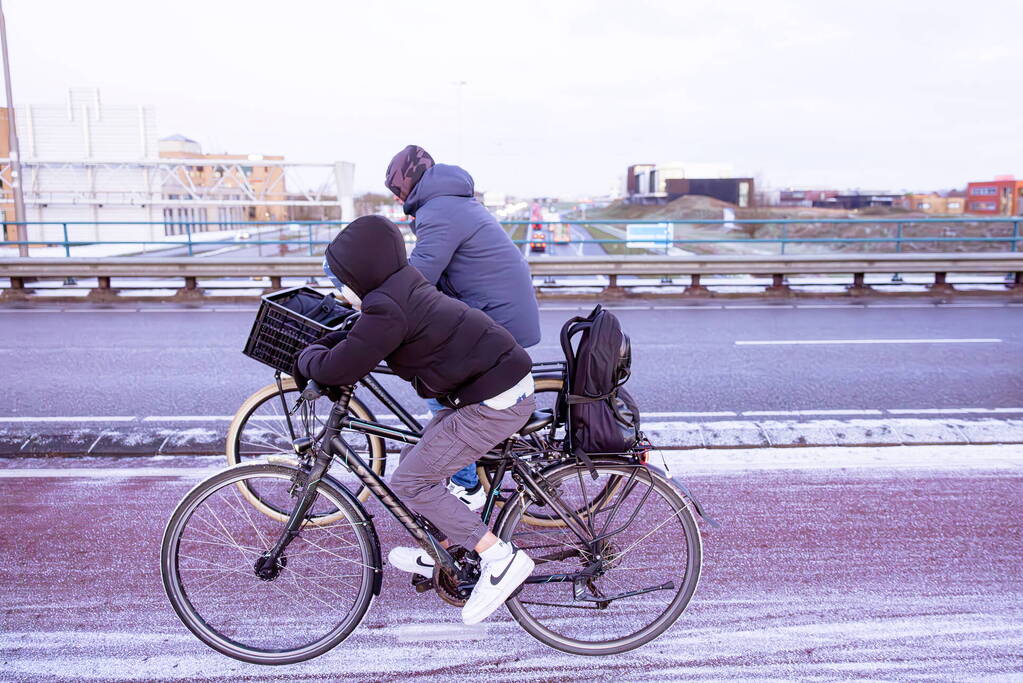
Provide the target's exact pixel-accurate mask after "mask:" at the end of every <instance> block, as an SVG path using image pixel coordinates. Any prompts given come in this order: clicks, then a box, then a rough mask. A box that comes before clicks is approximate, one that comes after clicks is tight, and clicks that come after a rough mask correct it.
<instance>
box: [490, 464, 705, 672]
mask: <svg viewBox="0 0 1023 683" xmlns="http://www.w3.org/2000/svg"><path fill="white" fill-rule="evenodd" d="M594 467H595V468H596V470H597V471H598V472H600V473H608V472H609V473H611V474H613V475H614V476H618V477H624V478H628V477H629V474H630V472H631V471H632V470H633V469H634V468H635V465H632V464H629V463H627V462H625V461H624V460H615V459H598V460H595V461H594ZM642 471H644V472H647V473H649V474H650V482H651V483H652V484H653V488H654V489H655V490H657V491H658V493H659V494H660V495H661V496H662V499H663V500H664V501H665V502H666V503H667V504H668V506H669V507H670V508H674V510H675V514H674V515H671V516H669V517H668V519H670V518H671V517H672V516H674V517H677V519H678V521H679V528H681V529H682V530H683V534H684V537H685V541H684V542H685V548H686V557H687V562H686V566H685V573H684V577H683V578H682V580H681V582H680V585H679V587H678V590H677V591H676V593H675V596H674V598H673V599H672V601H671V602H670V603H669V604H668V605H667V607H666V608H665V609H664V610H663V611H661V612H660V614H658V615H657V616H656V618H654V619H653V620H651V621H650V622H649V623H647V624H646V625H644V626H642V627H641V628H639V629H638V630H636V631H635V632H632V633H630V634H628V635H626V636H624V637H621V638H615V639H611V640H604V641H587V640H582V639H579V638H570V637H566V636H565V635H563V634H560V633H557V632H556V631H554V630H553V629H552V628H550V627H549V626H546V625H544V624H543V623H541V621H540V619H539V618H538V617H537V616H536V615H534V614H532V613H531V612H530V611H529V610H528V609H527V608H526V607H525V604H524V600H528V599H530V598H531V595H530V590H531V589H535V588H538V587H539V588H542V587H544V586H546V585H547V584H525V586H524V588H523V590H522V592H520V593H518V594H517V595H516V596H515V597H513V598H510V599H509V600H508V601H507V602H506V603H505V605H506V607H507V608H508V611H509V612H510V613H511V615H512V617H513V618H514V619H515V620H516V622H518V624H519V625H520V626H521V627H522V628H523V629H524V630H525V631H526V632H527V633H529V634H530V635H531V636H533V637H534V638H536V639H537V640H539V641H540V642H542V643H544V644H545V645H548V646H550V647H552V648H555V649H557V650H561V651H562V652H568V653H571V654H577V655H611V654H618V653H622V652H627V651H629V650H634V649H636V648H638V647H641V646H642V645H645V644H646V643H649V642H650V641H651V640H653V639H654V638H656V637H658V636H659V635H661V634H662V633H664V631H666V630H667V629H668V628H669V627H671V626H672V624H674V623H675V622H676V621H677V620H678V618H679V617H680V616H681V615H682V613H683V612H684V611H685V609H686V607H687V606H688V605H689V603H690V601H691V600H692V598H693V595H694V594H695V592H696V588H697V585H698V584H699V580H700V571H701V566H702V561H703V542H702V539H701V537H700V531H699V527H698V526H697V523H696V519H695V517H694V515H693V513H692V511H691V509H690V507H691V505H690V503H689V502H688V501H687V500H686V498H685V496H684V495H682V493H681V492H680V491H679V490H678V489H677V488H676V487H675V486H674V485H673V484H671V482H670V481H669V480H667V479H666V478H665V477H664V476H663V475H661V474H660V473H659V472H658V471H657V470H656V469H654V468H649V467H644V468H643V470H642ZM543 475H544V476H545V477H546V479H547V480H548V481H549V482H551V483H552V484H553V485H555V486H558V485H560V483H561V482H563V481H564V480H565V479H566V478H569V477H576V476H581V477H588V476H589V470H588V468H586V467H585V466H582V465H579V464H577V463H566V464H563V465H557V466H555V467H552V468H550V470H549V471H547V472H544V473H543ZM527 500H528V496H526V495H525V494H518V495H516V496H515V497H514V498H513V499H512V500H510V501H509V503H508V505H507V506H506V507H505V510H504V511H503V513H502V515H501V517H500V518H499V520H498V522H497V525H496V529H495V533H496V534H497V535H498V536H499V537H500V538H501V539H503V540H506V541H507V540H513V536H514V535H515V530H516V528H519V522H520V521H522V518H523V515H522V509H521V508H522V505H523V503H524V502H525V501H527ZM645 501H646V499H644V500H643V501H642V502H641V504H643V503H645ZM665 523H666V522H665ZM665 523H662V524H661V525H660V526H663V525H664V524H665ZM660 526H659V527H655V531H656V529H657V528H660ZM526 533H537V532H535V531H534V532H528V531H527V532H526ZM540 533H543V532H540ZM650 533H653V532H649V533H648V534H647V536H649V535H650ZM647 536H644V537H643V538H644V539H645V538H647ZM662 536H663V534H662ZM641 540H643V539H641ZM657 540H658V541H661V540H663V539H662V538H661V537H658V539H657ZM631 550H632V547H631V546H630V547H629V548H628V549H627V550H626V551H625V552H622V553H621V555H622V556H624V555H625V554H627V553H628V552H630V551H631ZM615 561H616V562H617V561H621V560H620V558H619V559H616V560H615ZM669 564H670V563H669ZM538 566H540V567H542V566H543V565H542V564H539V563H538ZM534 571H535V570H534ZM526 604H528V603H526ZM533 604H540V605H542V604H544V603H539V602H538V603H533ZM583 604H585V603H583ZM609 604H615V603H609ZM551 606H552V607H555V606H561V607H568V606H569V605H551ZM576 606H578V605H576ZM551 620H552V621H553V622H554V623H557V618H556V617H551ZM562 620H563V618H562ZM625 621H627V620H625ZM616 623H618V622H616ZM592 632H593V633H596V629H595V628H594V629H592Z"/></svg>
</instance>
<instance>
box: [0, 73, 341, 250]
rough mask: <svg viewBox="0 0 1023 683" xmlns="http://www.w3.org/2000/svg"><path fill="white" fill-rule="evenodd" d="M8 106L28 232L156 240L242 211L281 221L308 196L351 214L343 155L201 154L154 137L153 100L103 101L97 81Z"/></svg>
mask: <svg viewBox="0 0 1023 683" xmlns="http://www.w3.org/2000/svg"><path fill="white" fill-rule="evenodd" d="M2 111H3V116H2V117H0V126H2V127H3V129H4V130H0V137H2V141H0V210H3V220H4V226H5V230H4V232H5V235H4V236H5V238H6V239H13V238H14V236H15V235H14V234H13V233H14V231H13V230H12V229H10V227H9V226H8V225H7V224H8V222H10V221H11V220H13V219H14V209H13V192H12V191H11V180H12V172H13V169H12V163H11V159H10V147H9V142H8V135H7V134H6V133H7V130H6V129H7V122H8V119H7V116H8V115H9V111H8V110H7V109H3V110H2ZM15 112H16V115H17V128H18V136H19V140H20V146H21V157H22V158H21V164H22V178H21V183H20V185H21V188H22V192H23V195H24V200H25V220H26V221H27V222H29V223H36V224H35V225H29V226H28V238H29V239H30V240H33V241H35V240H38V241H39V242H57V241H60V240H63V239H64V238H65V234H66V235H67V237H68V238H69V239H71V240H72V241H81V242H93V241H95V242H110V241H126V242H128V241H139V242H141V241H160V240H162V239H165V238H166V237H168V236H175V235H181V234H183V233H192V232H202V231H205V230H211V229H213V230H216V229H219V228H221V227H223V228H224V229H230V226H229V225H226V224H227V223H229V222H233V221H239V220H244V221H280V220H287V219H288V218H289V217H290V216H289V211H290V210H291V209H299V208H302V209H305V208H309V207H314V208H315V210H317V211H321V212H322V211H326V210H328V209H329V210H331V211H332V213H333V212H337V213H339V214H340V217H341V218H342V219H344V220H351V219H352V218H354V215H355V211H354V204H353V185H354V165H353V164H351V163H348V162H341V161H335V162H327V163H300V162H293V161H285V160H284V157H281V156H266V155H262V154H204V153H203V152H202V149H201V147H200V146H199V144H198V143H197V142H196V141H195V140H192V139H190V138H187V137H185V136H182V135H172V136H169V137H166V138H164V139H162V140H159V139H158V138H157V132H156V131H157V127H156V113H155V111H154V109H153V107H151V106H146V105H135V104H130V105H121V104H114V105H112V104H108V103H107V102H105V101H103V100H102V99H101V97H100V92H99V90H97V89H95V88H72V89H70V90H69V91H68V94H67V98H66V100H65V101H64V102H62V103H59V104H58V103H48V104H21V105H17V106H16V107H15ZM289 174H297V175H294V176H291V175H289ZM316 181H318V182H316ZM310 183H314V184H312V185H311V187H310ZM39 223H44V224H42V225H40V224H39ZM210 223H212V224H213V225H209V224H210ZM65 231H66V232H65Z"/></svg>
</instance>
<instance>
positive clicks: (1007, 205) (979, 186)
mask: <svg viewBox="0 0 1023 683" xmlns="http://www.w3.org/2000/svg"><path fill="white" fill-rule="evenodd" d="M966 212H967V213H973V214H978V215H981V216H1019V215H1021V214H1023V180H1016V178H1015V177H1013V176H999V177H996V178H995V179H994V180H987V181H978V182H973V183H969V184H968V185H967V186H966Z"/></svg>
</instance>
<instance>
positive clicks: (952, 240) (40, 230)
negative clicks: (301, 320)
mask: <svg viewBox="0 0 1023 683" xmlns="http://www.w3.org/2000/svg"><path fill="white" fill-rule="evenodd" d="M1021 222H1023V217H1021V216H1003V217H991V218H989V217H970V218H912V219H907V218H858V219H842V218H809V219H771V218H765V219H741V220H740V219H737V220H722V219H666V220H625V219H610V220H609V219H596V220H591V219H578V220H564V221H533V220H508V221H501V224H502V225H503V226H505V228H506V229H507V230H508V231H509V233H511V234H512V235H513V236H515V237H517V238H516V239H514V240H513V241H514V242H515V243H516V244H518V245H524V244H529V243H531V242H533V241H535V240H533V239H531V236H532V235H531V233H532V232H535V231H534V230H532V227H536V226H541V229H542V230H543V232H544V240H545V242H546V243H547V245H550V244H551V243H552V242H553V240H552V239H551V238H550V236H549V233H550V232H551V231H550V230H548V228H550V227H551V226H555V225H567V226H569V236H568V241H567V242H564V241H562V242H558V243H555V244H568V245H574V244H598V245H604V250H605V251H611V250H609V249H608V248H607V247H611V246H612V245H613V249H614V250H615V251H624V253H635V254H641V253H649V252H651V251H655V252H656V251H658V250H664V251H667V250H668V249H669V248H671V247H679V246H682V245H723V244H732V245H734V244H744V245H750V246H751V247H755V246H757V245H777V247H778V251H779V253H781V254H785V253H786V249H787V248H788V247H790V246H791V245H838V244H843V245H876V244H889V245H891V247H892V250H893V251H895V252H902V251H903V248H904V247H905V246H907V245H917V244H921V243H934V244H937V245H955V244H975V245H981V246H984V245H988V244H991V245H992V246H994V245H996V244H1001V245H1005V246H1004V249H1002V250H1004V251H1019V250H1020V242H1023V235H1021V234H1020V223H1021ZM397 223H398V225H402V226H404V225H407V223H405V222H397ZM630 224H631V225H668V226H670V228H669V229H670V234H671V237H670V238H666V239H665V238H656V237H653V238H651V237H646V236H643V237H634V238H633V239H632V240H628V239H626V238H625V237H624V236H621V237H599V236H594V235H601V234H604V235H613V234H614V231H615V230H616V229H617V230H618V231H619V232H624V231H623V230H622V227H623V226H626V225H630ZM15 225H25V226H26V227H27V229H28V232H29V238H30V239H27V240H24V241H17V240H8V241H3V242H0V247H17V246H19V245H25V246H27V247H30V248H38V247H58V248H60V249H62V251H63V252H64V256H66V257H69V258H70V257H72V256H73V254H72V249H73V248H75V247H102V246H110V247H112V249H107V250H103V249H98V250H93V251H96V252H98V253H96V254H94V255H104V254H103V253H102V252H104V251H105V252H106V255H114V254H116V253H119V254H120V255H132V254H139V253H142V254H147V253H150V252H153V251H166V250H172V249H180V250H182V251H183V252H184V253H187V255H188V256H194V255H195V254H196V253H197V252H199V251H201V250H203V248H204V247H222V248H226V247H232V246H233V247H236V248H237V249H244V248H247V247H252V246H255V247H257V251H258V252H259V255H263V254H262V247H263V246H271V247H272V246H277V250H278V251H279V252H280V253H281V254H284V253H285V252H287V251H288V249H287V247H297V249H296V251H298V252H301V253H302V254H306V255H309V256H314V255H316V253H318V251H319V250H320V249H321V248H322V247H324V246H326V245H327V244H329V243H330V238H331V237H333V234H334V233H333V231H336V230H338V229H340V228H341V227H343V226H344V225H347V222H343V221H260V222H248V221H246V222H241V221H224V222H220V221H207V222H188V223H185V222H182V221H177V222H167V221H154V222H142V221H95V222H93V221H39V222H32V221H27V222H25V223H7V224H6V226H7V227H8V229H9V230H10V229H11V228H12V227H13V226H15ZM52 226H59V232H60V236H61V238H62V239H52V238H50V239H47V238H45V237H44V236H43V235H44V234H45V233H46V232H50V233H52V232H53V230H48V227H52ZM103 226H139V227H144V226H161V227H162V228H163V229H164V230H167V229H168V228H169V229H170V230H172V231H175V232H176V231H179V230H180V232H178V233H177V234H171V235H165V238H164V239H159V240H125V239H118V240H100V239H95V238H90V239H84V238H79V239H71V237H72V234H71V233H72V232H74V231H76V230H79V231H80V229H84V228H91V230H90V232H93V231H97V230H98V229H99V228H100V227H103ZM521 226H525V230H521ZM573 226H575V227H577V228H578V229H579V232H577V233H575V234H573V231H572V227H573ZM602 226H609V227H611V228H612V230H610V231H609V230H607V229H606V228H604V227H602ZM676 226H722V228H725V229H726V232H725V233H724V234H723V235H722V236H721V237H707V238H704V237H686V238H677V235H676ZM740 226H741V227H743V228H748V227H754V228H756V227H758V226H764V227H765V228H768V229H767V230H763V232H765V233H768V234H767V235H765V236H754V235H753V234H752V233H753V232H756V230H753V231H751V232H750V234H749V235H741V234H732V233H738V232H740ZM791 226H813V227H815V228H816V229H817V230H825V231H826V230H827V228H831V229H832V230H834V229H835V228H837V227H845V228H848V229H849V230H848V232H850V233H853V234H851V235H845V236H843V235H836V236H826V237H819V236H816V237H815V236H806V235H797V236H793V235H792V234H791V231H790V227H791ZM915 226H920V228H918V229H916V230H915V231H912V232H914V233H917V232H926V231H927V230H928V228H932V229H933V228H941V229H942V231H943V232H946V233H947V232H948V231H949V230H952V231H953V232H956V231H959V232H960V233H964V232H966V231H967V230H969V229H972V230H974V231H982V230H986V231H987V234H958V235H948V234H941V235H928V234H922V235H921V234H907V230H906V229H907V227H915ZM995 226H1004V227H1002V231H1004V232H1005V233H1006V234H1004V235H1001V234H995V235H992V234H990V233H991V232H992V231H993V229H994V228H995ZM33 228H36V229H37V230H36V231H35V232H36V233H37V234H40V238H39V239H32V236H33V235H32V233H33ZM771 228H774V229H776V230H773V229H771ZM878 230H882V231H884V232H887V233H888V234H885V235H881V236H859V235H861V234H863V233H864V231H866V232H868V233H869V232H870V231H878ZM228 231H230V232H231V235H230V237H229V238H226V239H225V238H224V235H223V233H225V232H228ZM775 231H776V232H777V233H778V234H777V236H775V235H773V234H771V233H773V232H775ZM519 232H521V233H522V236H521V237H519V236H518V234H517V233H519ZM804 232H805V231H804ZM245 233H248V234H247V235H246V234H245ZM273 233H276V234H277V239H263V238H262V237H263V236H264V235H268V234H273ZM580 233H581V234H584V235H586V236H584V237H580ZM253 234H255V236H257V237H259V239H254V238H253ZM854 235H856V236H854ZM218 238H219V239H218ZM630 241H631V242H633V243H642V244H644V245H652V247H642V248H629V247H627V245H628V244H629V242H630ZM130 247H141V249H134V250H133V249H131V248H130ZM122 248H123V249H122ZM230 251H236V250H235V249H232V250H230ZM992 251H993V250H992ZM30 253H31V252H30ZM732 253H735V252H734V250H733V251H732ZM77 255H78V256H83V255H85V254H77Z"/></svg>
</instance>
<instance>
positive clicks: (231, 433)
mask: <svg viewBox="0 0 1023 683" xmlns="http://www.w3.org/2000/svg"><path fill="white" fill-rule="evenodd" d="M281 387H282V388H283V389H284V392H285V393H286V394H290V393H297V392H298V386H297V385H296V384H295V380H294V379H292V378H291V377H286V378H283V379H282V381H281ZM268 402H269V403H271V404H272V405H277V404H278V403H279V402H280V393H279V391H278V389H277V384H276V383H274V384H267V385H266V386H264V387H262V388H261V389H259V390H257V391H255V392H254V393H253V394H252V395H250V396H249V397H248V398H246V399H245V401H243V402H242V405H241V406H240V407H239V408H238V410H237V412H235V415H234V418H233V419H232V420H231V425H230V426H229V427H228V430H227V440H226V453H225V454H226V456H227V464H228V466H229V467H231V466H234V465H240V464H242V463H243V462H244V461H245V458H243V456H242V455H241V453H240V448H239V442H240V437H241V435H242V433H243V431H244V429H245V427H246V425H247V424H248V422H249V420H250V419H251V418H252V416H253V414H254V413H255V412H256V411H257V410H259V409H260V407H262V406H265V405H267V403H268ZM348 412H349V414H351V415H352V416H353V417H357V418H359V419H362V420H366V421H369V422H375V421H376V418H375V417H374V416H373V413H372V411H370V409H369V408H368V407H367V406H366V405H365V404H364V403H363V402H362V401H360V400H359V399H358V398H357V397H355V396H352V398H351V401H350V402H349V405H348ZM362 436H364V437H365V438H366V442H367V447H368V452H367V453H366V457H365V458H364V459H365V460H366V462H367V464H368V465H369V466H370V468H371V469H372V470H373V471H374V472H376V473H377V475H379V476H380V477H381V478H383V476H384V472H385V471H386V469H387V451H386V448H385V446H384V441H383V439H381V438H380V437H378V436H375V435H372V434H364V435H362ZM277 454H281V455H289V456H290V455H293V453H292V451H291V450H290V448H289V449H287V450H284V449H282V450H281V451H280V452H279V453H263V454H259V455H256V456H253V457H262V456H265V455H277ZM243 494H244V495H245V497H246V498H247V499H248V500H249V502H250V503H252V504H253V505H255V506H256V507H257V508H258V509H260V511H261V512H263V513H264V514H270V513H272V511H271V510H269V509H266V506H263V505H261V504H260V502H259V500H258V499H257V498H256V497H255V496H253V495H252V493H251V491H250V492H244V491H243ZM369 495H370V492H369V490H368V489H367V488H366V487H365V486H362V485H359V487H358V490H357V491H355V497H356V498H358V499H359V501H360V502H365V501H366V500H367V499H368V498H369ZM324 521H327V522H329V521H331V520H330V518H329V517H327V518H325V520H324Z"/></svg>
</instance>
